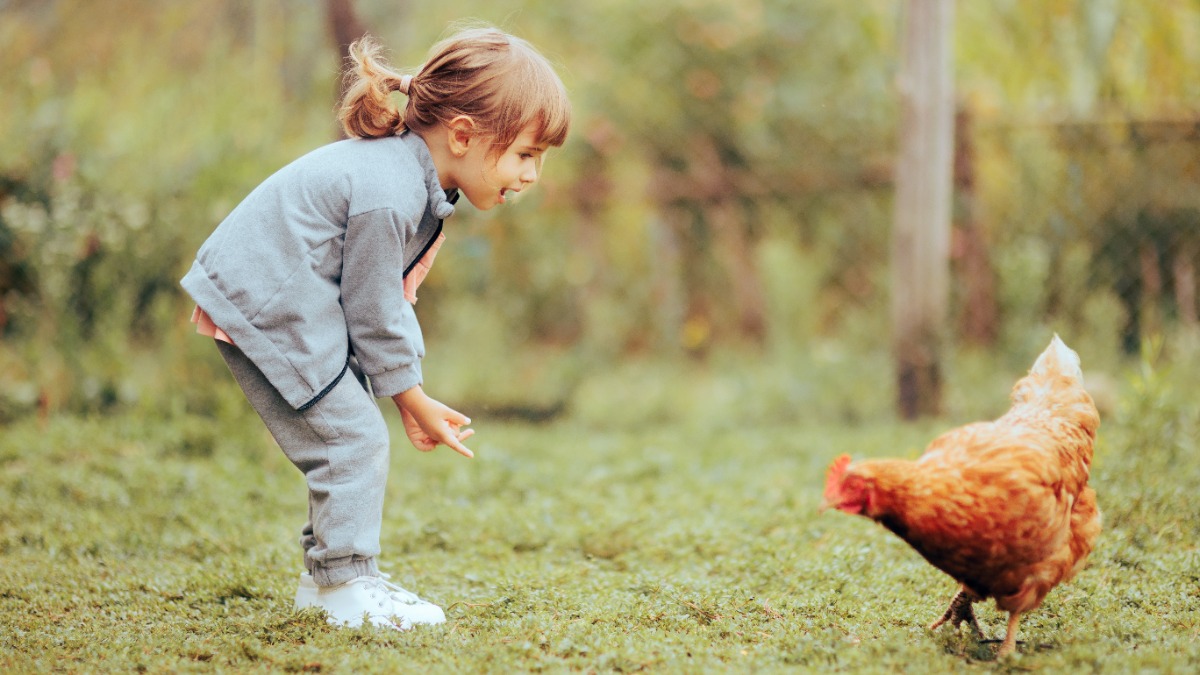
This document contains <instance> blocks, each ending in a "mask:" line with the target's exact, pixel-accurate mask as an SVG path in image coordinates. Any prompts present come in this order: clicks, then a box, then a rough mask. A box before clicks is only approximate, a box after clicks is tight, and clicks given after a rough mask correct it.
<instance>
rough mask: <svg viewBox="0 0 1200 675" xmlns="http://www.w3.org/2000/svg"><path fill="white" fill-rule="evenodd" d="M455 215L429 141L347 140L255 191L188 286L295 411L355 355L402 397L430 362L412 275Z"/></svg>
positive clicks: (383, 386)
mask: <svg viewBox="0 0 1200 675" xmlns="http://www.w3.org/2000/svg"><path fill="white" fill-rule="evenodd" d="M452 213H454V206H453V204H452V203H451V201H450V200H449V199H448V198H447V195H446V193H445V191H444V190H442V188H441V185H440V184H439V182H438V177H437V171H436V169H435V168H434V165H433V158H432V157H431V156H430V154H429V148H428V147H426V145H425V141H424V140H422V139H421V137H420V136H418V135H416V134H414V133H405V134H402V135H400V136H391V137H386V138H379V139H371V140H362V139H353V140H346V141H339V142H337V143H332V144H330V145H326V146H324V147H321V148H318V149H316V150H314V151H312V152H310V153H308V154H307V155H304V156H303V157H301V158H299V159H297V160H296V161H294V162H292V163H291V164H289V165H287V166H285V167H283V168H282V169H280V170H279V171H278V172H276V173H275V174H274V175H272V176H271V177H269V178H267V179H266V180H265V181H263V183H262V184H261V185H259V186H258V187H257V188H255V189H254V191H253V192H251V193H250V194H249V195H248V196H247V197H246V199H245V200H243V201H242V202H241V203H240V204H238V206H237V207H236V208H235V209H234V210H233V211H232V212H231V213H230V214H229V215H228V216H227V217H226V218H225V220H224V221H222V222H221V224H220V225H219V226H218V227H217V229H216V230H215V231H214V232H213V233H212V235H211V236H210V237H209V238H208V240H207V241H205V242H204V244H203V245H202V246H201V247H200V251H199V252H198V253H197V255H196V261H195V262H194V263H193V264H192V267H191V269H190V270H189V271H188V273H187V274H186V275H185V276H184V277H183V280H182V282H181V283H182V284H183V287H184V289H186V290H187V292H188V293H189V294H191V296H192V299H194V300H195V301H196V304H197V305H199V306H200V308H201V309H203V310H204V311H205V312H207V313H208V315H209V316H210V317H212V320H213V322H214V323H215V324H216V325H217V326H218V327H220V328H221V329H222V330H224V331H225V332H226V333H228V334H229V337H230V338H231V339H232V340H233V342H234V344H236V345H237V347H238V348H239V349H240V350H242V352H243V353H244V354H245V355H246V356H247V357H248V358H249V359H250V360H251V361H252V362H254V364H255V365H256V366H258V368H259V370H261V371H262V372H263V374H264V375H265V376H266V377H267V379H268V380H269V381H270V382H271V384H272V385H274V386H275V388H276V389H278V390H279V393H280V394H281V395H282V396H283V398H284V399H285V400H286V401H287V402H288V403H289V404H291V405H292V406H293V407H294V408H296V409H298V410H303V409H305V408H307V407H308V406H311V405H312V404H314V403H316V402H317V401H318V400H320V398H321V397H322V396H323V395H324V394H325V393H326V392H328V391H329V390H330V389H332V388H333V386H334V385H335V384H337V382H338V381H339V380H340V379H341V378H342V376H343V375H344V374H345V372H346V368H347V363H348V360H349V357H350V355H351V354H353V355H354V356H355V357H356V358H357V359H358V362H359V365H360V366H361V367H362V370H363V372H364V373H365V374H366V375H367V376H368V377H370V378H371V387H372V390H373V391H374V392H375V395H376V396H380V397H383V396H392V395H394V394H398V393H400V392H402V391H406V390H408V389H410V388H412V387H414V386H416V385H418V384H420V383H421V364H420V361H421V358H423V357H424V355H425V346H424V341H423V339H422V337H421V327H420V326H419V325H418V324H417V318H416V315H415V314H414V313H413V308H412V305H411V304H409V302H408V301H407V300H405V299H404V292H403V286H404V285H403V279H404V275H405V274H407V272H408V270H409V269H411V268H412V266H413V265H414V264H415V263H416V262H417V261H418V260H420V258H421V256H422V255H423V254H424V252H425V251H426V250H427V249H428V248H429V246H430V244H432V243H433V241H434V240H435V239H436V238H437V235H438V234H439V233H440V232H441V225H442V219H444V218H446V217H448V216H450V215H451V214H452Z"/></svg>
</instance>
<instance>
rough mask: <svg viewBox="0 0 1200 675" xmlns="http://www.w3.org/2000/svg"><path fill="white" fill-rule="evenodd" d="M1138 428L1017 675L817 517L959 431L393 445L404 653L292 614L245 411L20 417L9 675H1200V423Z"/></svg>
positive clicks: (937, 603) (394, 568) (7, 555)
mask: <svg viewBox="0 0 1200 675" xmlns="http://www.w3.org/2000/svg"><path fill="white" fill-rule="evenodd" d="M997 397H998V398H1002V397H1003V393H998V394H997ZM1184 400H1190V401H1191V402H1192V404H1193V405H1194V401H1195V400H1196V399H1195V397H1190V398H1189V397H1185V398H1184ZM1133 413H1136V414H1126V415H1125V417H1126V418H1127V421H1125V422H1121V421H1112V420H1106V421H1105V424H1104V426H1103V427H1102V429H1101V441H1100V445H1099V448H1098V451H1097V455H1096V456H1097V461H1096V466H1095V472H1094V474H1093V484H1094V485H1095V487H1096V489H1097V491H1098V492H1099V495H1100V504H1101V508H1102V509H1103V510H1104V512H1105V532H1104V534H1103V535H1102V537H1101V539H1100V541H1099V544H1098V547H1097V549H1096V552H1095V553H1094V554H1093V556H1092V558H1091V563H1090V565H1089V566H1088V568H1087V569H1086V570H1084V571H1083V572H1082V573H1081V574H1080V576H1079V577H1078V578H1077V579H1076V580H1075V581H1074V582H1073V583H1071V584H1068V585H1065V586H1060V587H1059V588H1058V589H1056V590H1055V591H1053V592H1051V594H1050V595H1049V597H1048V598H1047V600H1046V603H1045V604H1044V605H1043V606H1042V608H1041V609H1039V610H1037V611H1035V612H1033V613H1031V614H1029V615H1027V618H1026V619H1025V620H1024V621H1023V622H1022V624H1021V632H1020V639H1021V643H1020V644H1019V645H1018V655H1017V656H1016V657H1015V658H1013V659H1011V660H1007V661H1005V662H1003V663H999V664H994V663H992V662H991V661H990V658H991V653H992V650H994V648H995V646H996V645H995V644H994V643H984V644H981V643H979V642H977V641H976V640H975V639H974V638H973V637H971V636H970V635H969V632H968V631H967V630H965V629H964V630H963V632H962V633H961V634H955V633H954V632H953V631H952V630H951V629H949V628H943V629H942V630H941V631H939V632H937V633H930V632H929V631H927V630H926V628H925V626H926V625H927V624H928V623H929V622H930V621H932V620H933V619H935V618H937V616H939V615H940V613H941V611H942V610H943V609H944V607H945V605H946V603H947V602H948V600H949V598H950V597H951V596H952V595H953V593H954V591H955V587H954V584H953V583H952V582H951V581H950V580H949V579H948V578H947V577H945V576H944V575H942V574H941V573H940V572H937V571H936V570H934V569H933V568H931V567H930V566H929V565H928V564H926V563H925V562H924V561H923V560H922V559H921V558H920V557H919V556H918V555H917V554H916V553H914V552H913V551H911V550H910V549H908V548H907V546H906V545H905V544H903V543H902V542H901V541H899V540H898V539H896V538H895V537H894V536H892V535H891V534H889V533H887V532H886V531H884V530H883V529H882V528H880V527H878V526H876V525H875V524H873V523H871V522H869V521H867V520H865V519H861V518H853V517H850V516H847V515H844V514H840V513H825V514H819V513H818V512H817V506H818V502H819V499H820V490H821V487H822V484H823V473H824V469H825V466H826V465H827V463H828V462H829V460H830V459H831V458H832V457H833V456H835V455H836V454H838V453H840V452H843V451H847V452H850V453H852V454H854V455H856V456H883V455H901V456H912V455H915V454H917V453H918V452H919V451H920V449H921V448H922V447H923V446H924V444H925V443H926V442H927V441H928V439H929V438H931V437H932V436H933V435H934V434H935V433H936V432H937V431H940V430H941V429H943V428H944V427H946V426H947V425H948V423H946V422H939V423H936V424H934V423H926V424H919V425H902V424H897V423H894V422H890V421H882V422H878V423H863V422H858V423H856V424H852V425H846V424H836V423H833V422H830V423H820V422H802V423H801V422H798V423H796V424H793V425H788V424H779V425H776V426H761V425H760V426H754V425H751V426H747V427H746V428H740V429H728V428H726V429H722V428H720V427H718V426H713V425H705V424H702V423H695V424H691V425H687V424H678V425H677V424H662V425H653V424H638V425H634V426H624V427H623V426H621V425H613V426H603V427H602V426H601V425H597V424H594V423H588V422H585V421H581V420H580V419H578V418H571V420H567V421H559V422H555V423H553V424H548V425H543V426H529V425H515V424H504V423H500V422H488V421H487V420H486V419H479V420H477V424H476V428H477V429H478V436H477V437H476V439H475V440H474V441H473V443H472V446H473V448H474V449H475V450H476V452H477V455H478V459H476V460H475V461H467V460H464V459H462V458H460V457H458V456H457V455H454V454H453V453H450V452H447V451H445V450H440V451H438V452H436V453H433V454H428V455H426V454H421V453H418V452H416V451H415V450H412V449H411V448H410V447H409V446H408V445H407V442H406V441H404V440H403V438H402V435H399V436H397V438H396V443H395V444H394V448H393V457H392V468H391V474H390V485H389V493H388V501H387V507H386V508H387V511H386V515H385V524H384V536H383V542H382V543H383V549H384V553H383V557H382V564H383V567H384V568H385V569H387V570H388V571H390V572H391V573H392V574H393V576H394V578H395V580H396V581H398V582H399V583H401V584H402V585H404V586H407V587H409V588H412V589H414V590H417V591H418V592H420V593H421V594H423V595H424V596H426V597H427V598H430V599H431V600H434V601H436V602H438V603H440V604H441V605H442V606H443V607H445V608H446V610H447V616H448V622H447V623H446V624H445V625H444V626H438V627H433V628H428V627H426V628H422V629H418V630H415V631H412V632H409V633H404V634H399V633H387V634H384V633H382V632H378V631H375V630H372V629H369V628H367V629H361V630H335V629H332V628H330V627H328V626H326V624H325V623H324V621H323V619H322V617H321V616H319V615H318V614H316V613H315V612H312V611H311V610H310V611H308V612H301V613H296V612H294V611H293V610H292V608H291V594H292V592H293V590H294V583H295V576H296V574H297V573H298V572H299V571H300V569H301V567H300V561H299V556H298V553H297V551H298V546H297V544H296V537H297V530H298V528H299V526H300V525H301V524H302V523H301V520H302V519H303V515H304V512H305V495H304V491H303V483H302V480H301V477H300V475H299V473H298V472H297V471H296V470H295V469H294V468H292V467H291V465H289V464H288V463H287V462H286V460H285V459H284V458H283V456H282V453H280V452H279V451H278V450H277V449H275V448H274V447H273V446H272V445H271V442H270V439H269V438H268V437H267V436H266V434H265V432H264V431H262V430H261V429H260V426H259V424H258V421H257V420H256V419H254V418H252V417H250V416H249V415H248V414H245V413H237V412H233V413H230V414H228V415H227V417H228V419H227V420H224V421H222V423H221V426H220V428H219V429H218V428H217V427H215V426H212V425H213V424H215V423H212V422H209V421H208V420H204V419H199V418H182V419H181V420H176V421H174V422H172V423H171V424H156V423H154V422H153V421H148V420H147V419H143V418H142V417H141V416H138V415H132V414H126V415H120V416H115V417H109V418H104V419H90V420H83V419H72V418H61V419H52V420H49V421H48V422H44V423H38V422H36V421H29V422H22V423H18V424H16V425H13V426H10V427H8V428H6V429H4V430H3V434H2V436H0V514H2V517H0V671H3V672H54V671H59V672H76V671H80V672H87V671H135V670H136V671H150V672H163V671H183V672H188V671H211V670H222V671H237V672H246V671H284V672H360V671H370V670H374V671H382V672H507V671H617V672H630V671H639V670H645V671H653V672H712V671H737V672H771V671H779V670H795V671H801V672H816V671H847V672H904V671H908V672H914V671H915V672H950V671H955V672H958V671H963V670H966V669H984V670H992V669H997V670H1020V671H1025V670H1035V671H1043V672H1064V671H1100V672H1113V673H1124V672H1137V671H1158V672H1194V671H1195V669H1196V668H1197V667H1200V544H1198V542H1200V506H1198V504H1200V498H1198V497H1197V490H1198V488H1200V460H1198V459H1197V456H1196V455H1195V454H1194V453H1195V451H1196V441H1195V438H1194V434H1195V427H1194V424H1191V423H1187V424H1182V425H1180V424H1178V421H1179V420H1180V419H1184V417H1185V416H1165V417H1164V418H1163V420H1156V419H1155V418H1154V415H1153V413H1154V409H1153V406H1150V407H1148V408H1147V410H1145V411H1140V412H1139V411H1136V410H1135V411H1133ZM1192 414H1193V413H1191V412H1188V413H1187V415H1192ZM393 417H394V416H393ZM1187 419H1194V418H1191V417H1187ZM1164 420H1165V421H1164ZM1172 425H1173V426H1172ZM396 433H397V434H400V432H399V431H398V429H397V430H396ZM978 612H979V615H980V620H981V622H982V623H983V624H984V628H985V630H986V631H987V632H988V633H989V637H992V638H1000V637H1002V636H1003V630H1004V615H1002V614H1000V613H999V612H997V611H996V610H995V608H994V606H992V605H991V604H990V603H989V604H987V605H985V606H980V609H979V610H978Z"/></svg>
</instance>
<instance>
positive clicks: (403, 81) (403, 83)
mask: <svg viewBox="0 0 1200 675" xmlns="http://www.w3.org/2000/svg"><path fill="white" fill-rule="evenodd" d="M412 79H413V76H412V75H402V76H401V77H400V93H401V94H404V95H405V96H408V87H409V85H411V84H412Z"/></svg>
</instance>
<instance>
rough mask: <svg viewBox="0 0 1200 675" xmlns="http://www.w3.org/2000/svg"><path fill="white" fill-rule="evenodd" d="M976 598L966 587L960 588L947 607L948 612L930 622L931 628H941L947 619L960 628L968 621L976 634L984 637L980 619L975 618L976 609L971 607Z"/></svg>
mask: <svg viewBox="0 0 1200 675" xmlns="http://www.w3.org/2000/svg"><path fill="white" fill-rule="evenodd" d="M976 599H977V598H975V596H974V595H972V594H971V593H968V592H967V590H966V589H962V590H960V591H959V592H958V594H956V595H955V596H954V599H953V600H951V601H950V606H949V607H947V608H946V613H945V614H942V618H940V619H938V620H937V621H934V622H933V623H932V624H930V626H929V630H936V629H938V628H940V627H941V625H942V624H944V623H946V621H949V622H950V624H951V625H952V626H954V627H955V628H958V627H959V626H961V625H962V623H963V622H964V621H966V622H967V624H968V625H970V626H971V628H973V629H975V634H976V635H978V636H979V637H981V638H982V637H983V629H982V628H980V627H979V621H978V620H977V619H976V618H975V610H973V609H971V604H972V603H974V602H975V600H976Z"/></svg>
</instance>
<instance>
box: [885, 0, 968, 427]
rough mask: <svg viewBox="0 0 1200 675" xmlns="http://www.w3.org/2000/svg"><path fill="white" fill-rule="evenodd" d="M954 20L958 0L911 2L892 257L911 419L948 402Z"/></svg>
mask: <svg viewBox="0 0 1200 675" xmlns="http://www.w3.org/2000/svg"><path fill="white" fill-rule="evenodd" d="M952 22H953V3H952V0H909V2H908V3H907V5H906V11H905V21H904V27H903V31H904V35H903V46H902V62H901V65H900V72H899V74H898V77H897V80H898V82H897V85H898V89H899V98H900V109H901V123H900V124H901V126H900V151H899V156H898V158H897V163H896V202H895V229H894V230H893V233H892V256H891V263H892V284H891V288H892V325H893V335H892V346H893V350H894V355H895V358H896V369H897V385H898V386H897V393H898V397H899V398H898V404H899V411H900V414H901V415H902V416H903V417H904V418H905V419H913V418H916V417H919V416H921V415H935V414H937V413H938V412H939V411H940V408H941V389H942V387H941V385H942V378H941V360H940V359H941V352H942V346H943V340H944V337H943V336H944V333H945V320H946V306H947V298H948V292H947V291H948V283H947V282H948V277H949V247H950V200H951V181H952V167H953V159H954V84H953V79H952V67H951V66H952V54H951V51H950V49H951V40H950V38H951V30H952Z"/></svg>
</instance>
